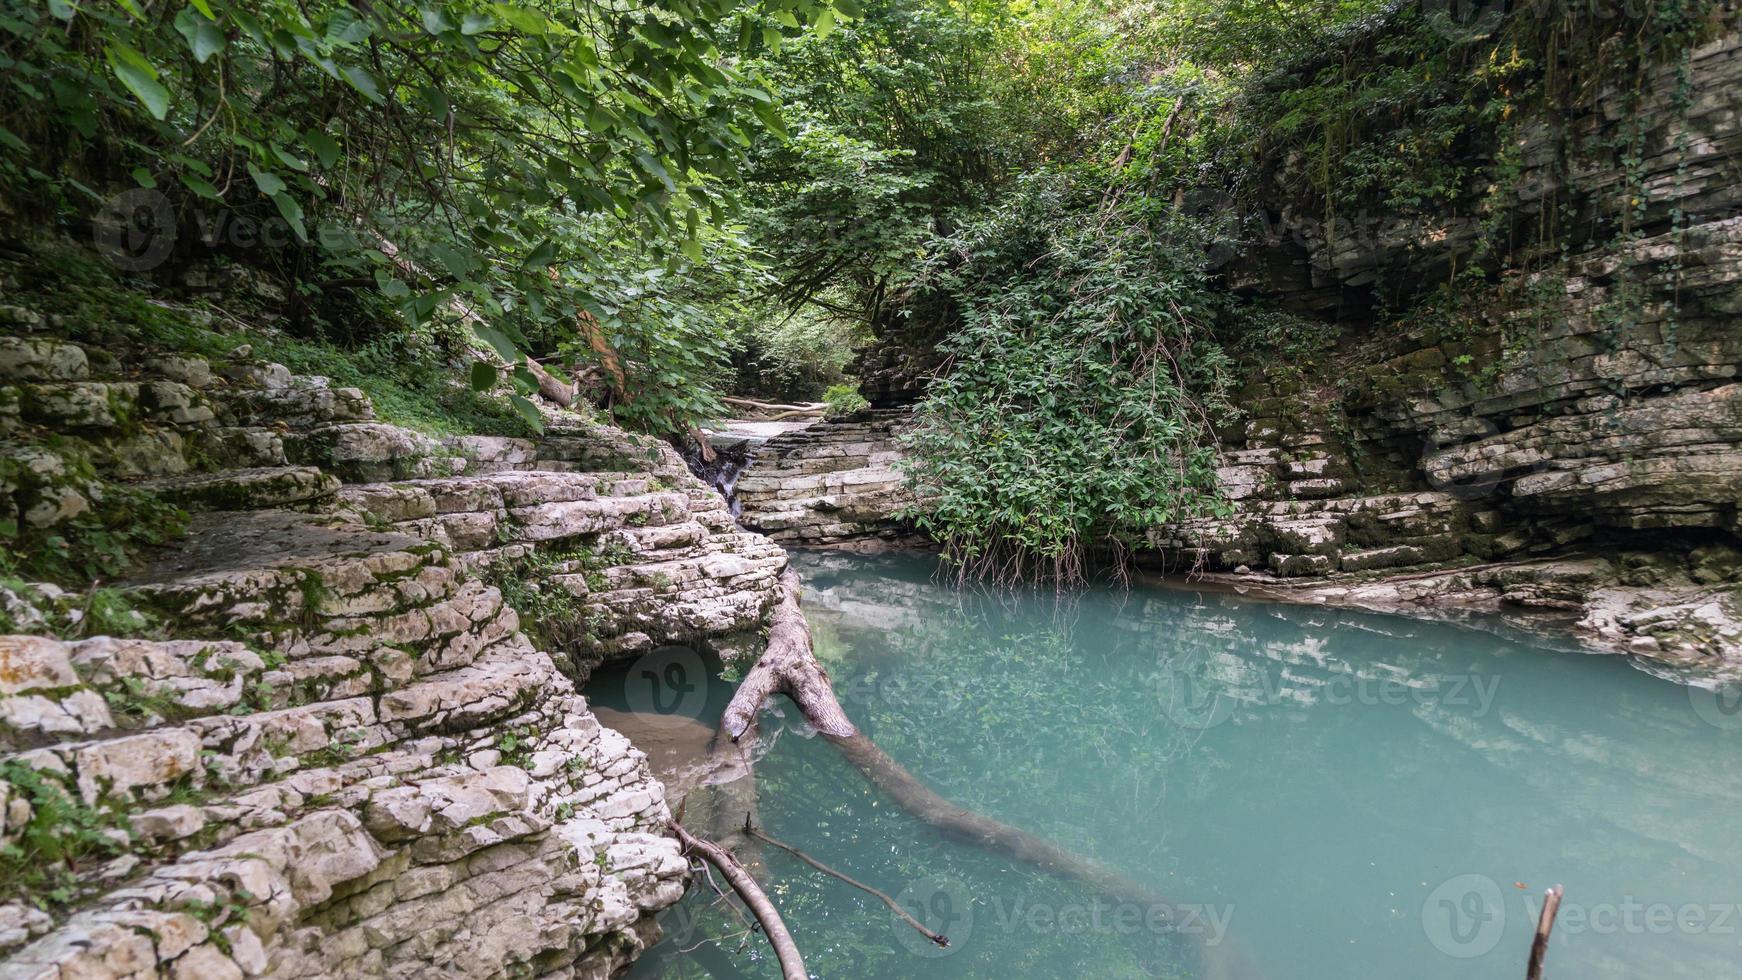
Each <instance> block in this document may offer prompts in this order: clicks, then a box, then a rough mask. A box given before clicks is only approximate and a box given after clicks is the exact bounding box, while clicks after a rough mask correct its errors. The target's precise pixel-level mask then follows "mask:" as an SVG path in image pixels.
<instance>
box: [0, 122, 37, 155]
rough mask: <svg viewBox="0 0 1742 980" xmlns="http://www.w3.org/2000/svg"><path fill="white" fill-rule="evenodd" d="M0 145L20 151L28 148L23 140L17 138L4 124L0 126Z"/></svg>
mask: <svg viewBox="0 0 1742 980" xmlns="http://www.w3.org/2000/svg"><path fill="white" fill-rule="evenodd" d="M0 146H6V147H10V148H12V149H14V150H17V151H18V152H20V153H23V152H25V151H26V150H29V149H30V147H29V146H27V145H26V144H25V142H24V141H23V140H21V139H19V138H18V134H16V133H14V132H13V131H12V130H10V129H7V128H6V127H5V126H0Z"/></svg>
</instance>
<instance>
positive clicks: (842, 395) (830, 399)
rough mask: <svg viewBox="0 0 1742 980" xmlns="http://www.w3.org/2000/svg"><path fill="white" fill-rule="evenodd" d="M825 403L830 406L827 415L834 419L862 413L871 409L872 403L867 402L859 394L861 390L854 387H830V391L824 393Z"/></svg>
mask: <svg viewBox="0 0 1742 980" xmlns="http://www.w3.org/2000/svg"><path fill="white" fill-rule="evenodd" d="M823 403H824V404H825V405H827V406H829V407H828V410H827V412H826V413H825V414H826V415H827V416H828V417H829V418H832V419H833V418H840V417H841V416H844V415H851V414H853V413H854V412H862V411H864V410H865V409H867V408H870V407H871V403H870V402H868V401H866V400H865V396H864V395H861V394H859V389H858V388H857V387H856V386H854V385H830V386H829V390H828V391H825V392H823Z"/></svg>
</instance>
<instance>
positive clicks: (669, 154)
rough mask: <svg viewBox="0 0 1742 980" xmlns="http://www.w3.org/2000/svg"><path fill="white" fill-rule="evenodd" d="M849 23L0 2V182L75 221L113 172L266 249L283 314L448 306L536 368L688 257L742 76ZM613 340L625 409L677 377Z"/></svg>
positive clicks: (784, 9)
mask: <svg viewBox="0 0 1742 980" xmlns="http://www.w3.org/2000/svg"><path fill="white" fill-rule="evenodd" d="M855 8H856V4H849V3H846V2H845V0H843V9H841V10H839V11H836V10H834V9H832V8H830V7H829V6H827V5H826V4H825V3H818V2H816V0H755V2H740V0H709V2H708V3H706V4H703V5H702V6H701V7H699V8H698V7H696V6H693V5H691V4H689V3H687V2H681V0H656V2H654V3H649V4H638V5H633V6H624V5H616V4H601V3H584V4H579V5H575V4H562V3H555V2H550V0H530V2H528V3H525V4H506V3H491V2H482V0H467V2H462V3H444V4H439V5H437V4H430V5H421V6H420V5H382V4H362V5H356V4H346V3H343V2H338V0H320V2H315V3H303V2H292V0H265V2H250V3H246V4H243V3H236V2H228V0H199V2H196V3H194V4H191V5H188V6H182V5H176V4H159V5H136V4H133V3H120V4H114V5H110V4H71V3H50V4H47V5H41V4H38V3H35V2H34V0H3V2H0V46H3V47H0V52H3V57H4V63H5V65H6V70H5V72H4V76H3V77H4V82H3V83H0V185H3V186H4V187H5V188H6V189H7V190H8V192H9V193H10V194H11V196H15V197H17V198H18V199H19V200H21V201H23V200H27V199H28V200H33V201H37V202H41V203H42V205H43V206H44V207H46V208H47V209H50V210H52V211H54V212H58V214H59V215H65V216H69V217H73V218H75V219H76V218H77V217H78V216H79V215H81V214H82V213H83V212H85V211H87V210H88V209H89V208H90V207H91V206H92V205H93V204H94V203H95V202H98V201H101V200H102V199H104V198H105V197H107V196H108V195H109V194H112V193H113V192H114V191H116V190H119V189H121V187H122V186H126V185H119V186H118V182H117V181H116V180H115V178H116V177H117V176H119V175H120V174H126V173H130V174H131V175H132V176H131V180H130V181H129V182H128V183H130V184H131V185H133V186H139V187H144V188H150V189H154V190H156V191H157V192H160V193H163V194H165V195H167V196H168V198H169V200H170V201H171V204H172V206H173V208H174V209H175V216H176V218H177V219H178V221H177V223H178V225H181V226H184V227H185V226H192V225H193V224H194V223H195V221H196V220H197V219H206V220H207V221H208V223H209V221H210V219H213V218H214V217H224V218H230V217H242V218H247V219H249V220H252V221H255V222H260V223H264V224H265V225H266V226H267V227H270V228H273V229H282V231H283V235H282V240H281V241H280V242H279V243H278V244H280V245H284V246H286V247H285V248H282V249H279V250H276V251H275V253H274V254H273V255H272V256H269V257H265V258H264V259H262V257H261V256H258V255H256V256H252V257H251V258H252V259H254V260H257V261H264V263H265V264H276V265H277V266H278V267H279V271H281V272H283V273H284V274H285V275H286V276H287V277H289V278H290V279H291V280H292V281H293V283H294V284H295V285H296V290H295V292H296V293H297V295H298V297H300V296H301V295H302V292H303V291H304V290H309V289H312V290H315V291H333V290H347V289H352V288H356V286H357V285H358V284H359V283H361V284H364V285H366V286H367V287H369V288H373V289H375V290H378V291H379V292H380V294H381V295H382V296H384V297H386V298H388V299H390V300H392V301H393V302H394V303H396V304H397V306H398V309H399V310H400V312H401V313H402V314H403V315H404V317H405V318H406V320H407V322H410V323H413V324H415V323H419V322H422V321H424V320H426V319H428V318H429V317H431V316H432V315H434V314H435V313H436V312H437V311H440V310H442V309H444V308H447V307H449V306H450V305H452V304H462V305H463V306H464V307H465V308H466V309H468V310H470V311H472V312H474V313H477V314H479V315H481V316H482V317H484V318H485V321H486V325H487V329H489V330H490V331H493V332H494V335H495V336H496V337H499V338H501V339H503V340H504V341H505V342H506V344H507V345H508V346H509V348H510V350H511V351H512V352H513V353H515V354H517V355H518V354H519V353H523V352H531V353H540V354H548V353H550V352H551V351H552V347H551V346H549V345H548V342H547V343H546V344H545V345H544V346H541V347H537V348H534V347H532V342H531V338H534V337H548V336H550V335H553V334H554V335H559V336H572V335H573V332H574V330H575V325H576V323H577V322H578V318H579V317H580V316H581V315H582V314H583V313H586V312H589V311H591V312H593V313H595V315H596V313H597V308H599V307H611V306H616V305H622V304H621V299H622V295H623V294H625V293H629V294H635V295H639V294H640V293H641V292H644V291H645V290H646V288H647V286H646V283H645V282H644V281H638V280H637V279H635V278H634V277H630V278H625V277H624V276H623V275H621V274H620V273H621V271H622V270H623V269H624V268H625V267H634V268H635V269H636V270H637V274H638V275H639V276H640V277H641V278H643V279H644V278H645V276H646V275H648V274H650V273H648V270H656V271H658V272H660V273H663V274H667V275H680V274H684V273H686V272H687V271H688V270H691V269H693V268H695V267H696V266H698V265H701V264H703V263H704V262H706V261H707V259H708V256H707V245H706V243H707V242H708V241H709V240H710V239H711V238H712V237H713V236H715V235H716V234H717V233H718V232H717V229H719V228H720V227H722V226H723V224H724V222H725V220H726V217H727V215H728V213H729V212H730V210H731V209H732V207H733V205H734V194H733V187H732V183H733V181H734V180H735V177H736V174H737V173H738V170H739V167H740V164H741V162H742V160H743V157H744V154H745V151H746V148H747V147H748V146H749V145H750V143H751V140H752V138H753V137H754V136H755V135H756V134H758V133H760V132H762V131H764V130H766V129H769V128H773V129H776V130H778V129H780V120H779V118H778V114H777V113H776V111H775V110H774V108H773V105H774V97H773V96H772V95H771V93H770V92H769V91H768V90H767V89H766V87H765V86H764V85H763V84H762V83H761V82H760V81H759V80H758V79H756V78H755V77H754V76H753V75H752V74H751V73H748V72H746V71H745V70H744V67H743V66H744V65H746V64H749V63H754V59H756V58H757V57H759V56H761V55H764V54H766V53H767V52H769V51H770V50H773V49H774V48H777V47H779V46H780V45H782V44H784V43H787V42H788V41H789V40H793V39H799V38H802V37H803V36H804V35H805V33H806V31H807V30H809V29H811V28H815V29H818V30H822V29H824V28H825V27H832V26H834V25H835V24H837V23H839V22H841V21H843V20H845V19H846V18H847V16H848V15H849V14H850V13H851V11H852V10H853V9H855ZM603 256H611V257H612V258H611V261H602V257H603ZM602 277H603V278H602ZM607 286H608V287H610V288H606V287H607ZM608 326H616V327H620V328H621V329H623V330H625V331H630V330H636V331H642V332H643V335H642V336H640V337H637V338H635V339H637V340H639V341H640V342H641V344H642V345H643V346H645V347H646V348H648V349H647V350H646V351H644V352H642V353H644V354H645V355H646V358H647V361H646V362H645V363H647V365H648V369H649V371H650V372H651V373H652V378H651V383H650V385H649V391H647V392H644V393H643V397H644V398H647V399H650V400H654V401H658V400H661V399H664V398H665V396H666V395H667V394H668V393H670V392H679V393H681V392H682V391H683V389H684V387H685V386H686V385H687V384H688V383H690V382H691V381H693V380H695V379H694V378H693V375H692V373H691V372H693V368H694V365H693V364H691V363H688V361H687V360H686V359H685V358H682V357H676V356H672V355H671V352H670V348H671V347H672V346H674V345H678V344H681V342H682V340H683V339H684V338H683V335H682V334H681V332H679V333H678V334H676V335H675V336H674V335H666V334H661V335H659V336H646V335H645V331H646V328H647V324H646V322H645V321H642V322H637V321H634V320H632V319H624V320H621V321H620V322H619V323H617V324H614V325H611V324H608ZM660 326H661V327H663V326H665V321H663V320H661V321H660ZM625 339H626V340H627V338H625ZM617 346H620V347H629V346H634V345H633V344H630V343H627V342H626V343H623V344H620V345H617ZM708 353H709V352H707V351H703V352H700V354H699V355H698V356H699V357H701V358H702V359H704V360H705V359H706V357H707V355H708ZM512 359H518V358H517V357H516V358H512ZM694 410H695V406H694V405H693V404H688V403H686V402H685V401H684V400H683V399H681V398H678V399H672V400H670V401H669V402H668V403H667V404H664V405H663V406H658V405H649V406H644V407H643V409H642V412H641V414H642V415H645V416H657V417H660V418H666V417H668V416H671V415H685V414H688V413H692V412H693V411H694Z"/></svg>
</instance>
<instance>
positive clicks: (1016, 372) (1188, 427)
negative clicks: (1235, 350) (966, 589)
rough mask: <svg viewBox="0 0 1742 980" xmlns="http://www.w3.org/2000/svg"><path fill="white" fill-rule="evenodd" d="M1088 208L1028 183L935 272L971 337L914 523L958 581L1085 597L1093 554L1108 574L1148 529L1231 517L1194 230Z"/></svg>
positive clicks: (917, 474) (926, 447) (928, 431)
mask: <svg viewBox="0 0 1742 980" xmlns="http://www.w3.org/2000/svg"><path fill="white" fill-rule="evenodd" d="M1081 193H1082V191H1081V189H1080V188H1076V187H1073V186H1072V185H1071V183H1070V182H1069V181H1068V180H1067V179H1065V178H1063V177H1055V176H1051V175H1048V176H1043V177H1036V178H1031V179H1029V180H1026V181H1024V183H1023V184H1022V185H1021V186H1020V187H1019V188H1018V190H1017V191H1016V192H1015V193H1014V194H1012V195H1011V197H1010V198H1009V199H1008V200H1007V201H1005V202H1004V203H1003V204H1002V205H1001V206H1000V207H998V208H996V209H995V210H994V211H993V212H992V213H991V214H990V215H989V216H988V217H987V218H986V219H985V220H984V221H983V222H981V223H978V224H976V225H975V226H973V227H971V228H969V229H967V230H966V231H965V232H964V233H963V234H962V235H960V236H959V237H957V238H956V239H954V240H953V241H952V242H951V243H950V246H951V247H950V248H949V249H948V250H947V251H946V254H951V255H954V256H957V257H959V262H958V263H955V264H952V265H950V266H948V267H944V268H940V269H939V270H938V272H937V274H936V279H935V282H936V288H939V289H941V290H944V291H946V292H948V293H949V294H950V295H951V296H952V297H953V298H954V300H955V302H956V304H957V306H958V307H959V309H960V310H961V311H962V317H963V321H964V322H963V326H962V328H961V329H960V330H959V331H958V332H957V333H956V334H955V335H954V336H952V337H951V338H950V339H949V340H948V341H946V342H945V344H944V350H945V351H946V352H947V353H948V355H949V357H950V358H951V360H952V363H951V365H950V368H949V371H948V373H947V374H946V375H945V376H943V377H941V378H940V379H939V380H938V381H936V382H935V383H934V385H933V387H932V389H931V392H930V394H929V396H928V397H927V398H926V399H925V401H924V402H923V403H921V405H920V407H919V410H918V415H917V426H916V427H915V428H914V429H913V431H912V432H911V433H909V434H908V435H907V436H905V438H904V444H905V447H906V449H907V450H908V460H907V462H906V464H905V465H906V468H907V473H908V476H909V478H910V479H911V481H912V483H913V485H914V487H915V490H916V491H917V493H918V496H919V498H920V499H921V500H922V501H923V503H922V504H921V505H920V506H918V507H917V508H916V509H915V511H914V513H913V514H912V515H911V516H912V517H913V519H914V520H915V522H916V523H917V524H918V526H919V527H921V528H922V529H923V530H925V531H926V532H928V533H929V534H931V535H932V536H933V537H934V538H936V539H937V540H938V541H940V542H942V544H943V545H944V548H945V552H946V554H947V555H948V557H949V558H950V559H951V560H953V561H954V562H956V563H957V565H958V566H959V567H960V569H961V571H962V573H963V574H964V575H970V576H982V577H992V578H997V579H1005V580H1013V579H1018V578H1023V577H1030V576H1039V577H1043V578H1050V579H1054V580H1058V581H1061V582H1072V581H1077V580H1080V579H1082V578H1083V577H1084V575H1085V574H1086V573H1087V572H1088V571H1089V570H1090V559H1091V558H1092V557H1093V556H1094V555H1095V553H1096V552H1097V551H1102V550H1106V551H1110V552H1111V554H1112V556H1113V557H1114V558H1115V559H1118V558H1120V557H1122V556H1123V555H1124V554H1125V553H1127V552H1128V551H1129V550H1130V549H1131V548H1133V547H1134V546H1135V545H1136V544H1137V543H1138V542H1139V541H1140V540H1141V539H1142V538H1143V537H1144V535H1145V532H1146V531H1147V530H1149V529H1151V528H1154V527H1157V526H1160V525H1164V524H1169V523H1172V522H1176V521H1179V520H1182V519H1185V518H1189V517H1194V516H1198V515H1203V514H1211V513H1220V512H1223V511H1224V510H1225V505H1224V504H1223V503H1222V501H1221V499H1220V497H1219V495H1218V492H1217V487H1216V480H1215V465H1216V455H1215V452H1214V449H1213V431H1212V430H1213V425H1214V416H1216V415H1218V414H1221V413H1222V412H1224V410H1225V409H1226V407H1227V406H1226V396H1227V390H1228V386H1229V376H1228V373H1227V371H1226V368H1227V367H1228V359H1227V356H1226V355H1225V354H1223V352H1222V351H1221V349H1220V348H1219V346H1218V345H1217V344H1216V343H1215V342H1214V340H1213V333H1212V329H1213V326H1214V321H1215V319H1216V318H1217V316H1218V315H1219V314H1220V313H1221V311H1222V307H1223V305H1224V304H1223V302H1222V300H1220V299H1219V298H1218V296H1217V295H1216V293H1215V292H1214V290H1213V289H1212V288H1211V284H1210V280H1209V277H1208V276H1207V274H1206V273H1205V272H1204V270H1203V267H1202V260H1201V256H1200V255H1199V254H1198V253H1197V251H1196V250H1197V247H1198V246H1197V239H1196V237H1195V234H1194V233H1195V232H1196V231H1197V229H1195V228H1193V227H1191V226H1189V225H1186V224H1184V223H1183V222H1182V219H1180V218H1179V217H1178V216H1175V215H1171V214H1168V213H1167V212H1166V211H1164V210H1160V209H1154V208H1149V207H1145V206H1142V205H1141V204H1127V205H1124V206H1108V207H1102V208H1099V209H1097V208H1094V207H1084V206H1082V201H1081V200H1080V194H1081Z"/></svg>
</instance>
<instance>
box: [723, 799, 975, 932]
mask: <svg viewBox="0 0 1742 980" xmlns="http://www.w3.org/2000/svg"><path fill="white" fill-rule="evenodd" d="M744 833H746V834H748V835H750V836H751V837H754V838H756V839H757V840H763V841H767V842H768V843H770V844H773V845H774V846H775V847H778V848H780V849H781V850H783V851H785V852H786V853H788V854H791V855H792V856H793V857H795V858H798V859H799V860H800V861H803V862H804V863H806V864H808V865H810V866H811V867H813V868H815V869H817V870H818V871H821V872H822V873H823V874H826V875H828V876H829V877H831V878H838V879H840V880H841V881H844V882H846V883H847V884H849V885H852V886H853V887H854V888H857V889H859V890H860V891H862V892H867V893H869V894H871V895H873V896H875V897H876V898H877V899H878V900H879V901H881V902H882V903H883V904H884V905H887V906H888V907H889V911H890V912H891V913H893V914H895V915H896V916H899V917H900V918H901V920H902V921H903V922H905V923H907V924H908V925H910V926H912V927H913V928H914V930H915V931H916V932H918V933H919V934H920V935H922V936H924V937H925V938H927V939H929V940H931V941H932V943H933V944H934V945H936V946H937V947H938V948H939V949H948V948H949V946H950V937H948V936H946V935H944V934H943V933H941V932H933V931H932V930H930V929H927V928H926V927H925V923H923V922H921V921H919V920H918V919H916V918H914V917H913V916H911V915H909V914H907V910H906V909H904V908H902V907H901V903H900V902H897V901H896V900H895V899H893V898H890V897H889V893H888V892H884V891H879V890H878V889H876V888H872V887H871V886H870V885H867V884H865V883H864V882H862V881H860V880H859V879H857V878H852V877H849V876H848V875H846V874H844V873H842V872H840V871H836V870H835V869H834V868H831V867H829V866H828V865H826V864H824V863H823V862H821V861H818V860H817V859H816V858H814V857H811V856H810V855H809V854H806V853H805V852H803V851H801V850H799V849H798V848H796V847H793V846H792V845H791V844H782V843H781V842H780V841H777V840H775V839H774V838H772V837H770V836H768V835H767V834H765V833H763V832H762V831H760V830H757V829H756V825H755V824H752V823H751V822H750V818H749V817H748V816H746V817H745V818H744Z"/></svg>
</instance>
